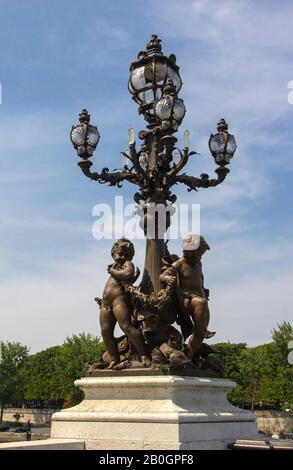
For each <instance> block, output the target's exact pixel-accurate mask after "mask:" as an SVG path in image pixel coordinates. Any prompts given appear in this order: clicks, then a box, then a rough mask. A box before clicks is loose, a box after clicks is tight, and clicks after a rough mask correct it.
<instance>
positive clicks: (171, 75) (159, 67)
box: [128, 35, 182, 114]
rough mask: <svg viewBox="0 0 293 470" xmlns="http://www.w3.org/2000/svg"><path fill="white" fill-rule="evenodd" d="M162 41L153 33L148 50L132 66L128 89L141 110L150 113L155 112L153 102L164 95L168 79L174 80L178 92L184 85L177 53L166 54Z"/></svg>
mask: <svg viewBox="0 0 293 470" xmlns="http://www.w3.org/2000/svg"><path fill="white" fill-rule="evenodd" d="M160 43H161V40H160V39H158V37H157V36H156V35H153V36H152V37H151V39H150V41H149V43H148V44H147V50H146V51H142V52H140V53H139V54H138V59H137V60H136V61H134V62H133V63H132V64H131V66H130V78H129V82H128V89H129V91H130V93H131V94H132V96H133V99H134V101H135V102H136V103H138V104H139V105H140V107H141V111H142V112H144V111H145V110H147V111H148V112H149V113H150V114H153V103H154V102H155V101H157V100H159V99H160V98H161V97H162V94H163V87H164V86H165V84H166V83H167V80H168V79H171V80H172V81H173V84H174V86H175V89H176V92H177V93H178V91H179V90H180V88H181V86H182V81H181V78H180V75H179V67H178V65H176V57H175V55H174V54H171V55H170V56H169V57H166V56H164V55H163V54H162V50H161V45H160Z"/></svg>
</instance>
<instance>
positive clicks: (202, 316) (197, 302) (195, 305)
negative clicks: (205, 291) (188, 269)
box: [188, 297, 214, 355]
mask: <svg viewBox="0 0 293 470" xmlns="http://www.w3.org/2000/svg"><path fill="white" fill-rule="evenodd" d="M191 308H192V316H193V320H194V327H193V334H192V337H191V338H190V340H189V342H188V345H189V348H190V349H191V352H192V355H194V354H195V353H196V352H197V351H198V350H199V348H200V346H201V345H202V343H203V340H204V338H207V337H208V338H209V337H212V336H213V335H214V333H211V332H209V331H208V330H207V327H208V324H209V319H210V311H209V306H208V301H207V300H206V299H204V298H201V297H193V298H192V299H191Z"/></svg>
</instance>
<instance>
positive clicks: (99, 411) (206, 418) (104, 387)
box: [51, 371, 257, 450]
mask: <svg viewBox="0 0 293 470" xmlns="http://www.w3.org/2000/svg"><path fill="white" fill-rule="evenodd" d="M129 372H130V371H129ZM129 372H128V373H123V374H122V373H121V374H119V376H117V375H116V376H115V375H114V374H111V375H109V374H107V372H106V373H105V374H104V375H103V373H102V371H101V375H100V376H99V377H86V378H82V379H80V380H77V381H76V382H75V385H76V386H77V387H78V388H80V389H81V390H83V392H84V393H85V399H84V400H83V401H82V402H81V403H80V404H79V405H77V406H75V407H73V408H69V409H65V410H63V411H61V412H58V413H55V414H54V415H53V416H52V431H51V437H52V438H54V439H72V438H74V439H83V440H84V441H85V444H86V448H87V449H103V450H110V449H121V450H122V449H123V450H125V449H141V450H162V449H166V450H169V449H170V450H171V449H174V450H178V449H184V450H188V449H189V450H191V449H226V448H227V444H228V443H230V442H233V441H235V440H236V439H248V438H251V439H253V438H254V439H255V438H256V437H257V427H256V423H255V419H256V418H255V416H254V415H253V414H251V413H249V412H247V411H244V410H241V409H238V408H236V407H234V406H232V405H231V404H230V403H229V402H228V401H227V398H226V395H227V393H228V392H229V391H230V390H231V389H232V388H233V387H234V386H235V384H234V382H231V381H229V380H224V379H213V378H203V377H201V378H199V377H189V376H179V375H171V374H169V375H168V374H164V375H163V374H162V375H160V374H157V375H150V374H149V373H147V374H145V375H139V376H138V375H133V371H131V373H130V374H129ZM140 373H141V372H140Z"/></svg>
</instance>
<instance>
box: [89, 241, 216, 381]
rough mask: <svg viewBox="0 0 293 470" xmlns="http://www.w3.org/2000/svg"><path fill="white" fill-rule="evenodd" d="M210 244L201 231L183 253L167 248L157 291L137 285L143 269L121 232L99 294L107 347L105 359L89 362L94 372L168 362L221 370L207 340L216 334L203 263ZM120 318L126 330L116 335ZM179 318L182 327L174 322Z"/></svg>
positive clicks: (211, 372)
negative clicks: (148, 291)
mask: <svg viewBox="0 0 293 470" xmlns="http://www.w3.org/2000/svg"><path fill="white" fill-rule="evenodd" d="M206 250H209V246H208V244H207V243H206V241H205V240H204V238H203V237H202V236H197V235H190V236H188V237H187V238H186V239H185V240H184V241H183V256H182V257H181V258H178V256H176V255H170V253H169V252H168V250H167V249H166V251H167V253H166V254H167V255H168V256H166V257H164V259H163V260H162V271H161V275H160V283H161V289H160V290H159V291H158V293H157V294H154V293H152V294H144V293H143V292H141V290H140V288H139V287H135V286H134V285H133V284H134V282H135V281H136V280H137V278H138V276H139V274H140V272H139V270H138V269H136V271H135V268H134V265H133V263H132V258H133V256H134V246H133V244H132V243H131V242H130V241H129V240H127V239H126V238H122V239H120V240H118V241H117V242H116V243H115V244H114V245H113V247H112V252H111V254H112V257H113V260H114V263H113V264H111V265H109V266H108V272H109V274H110V277H109V278H108V280H107V283H106V286H105V288H104V292H103V297H102V299H99V298H96V301H97V302H98V304H99V305H100V325H101V333H102V337H103V340H104V344H105V347H106V351H105V352H104V353H103V355H102V360H101V362H100V363H98V364H93V365H92V366H90V368H89V370H88V372H89V373H90V374H93V373H94V371H95V370H96V369H100V368H108V369H117V370H119V369H123V368H131V367H132V368H137V367H152V368H160V367H161V368H164V367H169V368H171V369H177V370H178V369H186V368H194V369H197V370H199V369H200V371H199V372H200V375H205V370H208V375H209V376H212V375H213V376H217V377H219V376H221V374H222V364H221V362H220V361H219V359H217V358H215V357H210V354H211V353H213V352H214V351H213V350H212V348H211V347H210V346H208V345H207V344H205V343H203V341H204V339H205V338H211V337H212V336H213V335H214V334H215V333H214V332H210V331H208V329H207V327H208V324H209V317H210V313H209V307H208V291H207V289H205V288H204V283H203V273H202V264H201V257H202V256H203V254H204V253H205V252H206ZM117 322H118V324H119V326H120V328H121V330H122V331H123V332H124V335H125V336H122V337H120V338H116V339H115V338H114V328H115V326H116V323H117ZM175 322H176V323H177V324H178V325H179V326H180V329H181V331H179V330H178V328H175V327H174V326H173V324H174V323H175ZM188 337H189V338H188ZM186 339H188V341H187V344H185V343H184V341H185V340H186Z"/></svg>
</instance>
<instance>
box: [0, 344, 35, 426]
mask: <svg viewBox="0 0 293 470" xmlns="http://www.w3.org/2000/svg"><path fill="white" fill-rule="evenodd" d="M0 347H1V351H0V352H1V354H0V409H1V411H0V423H1V424H2V421H3V411H4V408H5V406H7V405H9V404H13V403H14V402H16V401H18V400H22V398H23V380H22V375H21V367H22V366H23V364H24V363H25V361H26V360H27V357H28V352H29V350H28V348H27V347H26V346H23V345H21V344H20V343H9V342H7V343H4V342H1V343H0Z"/></svg>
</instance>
